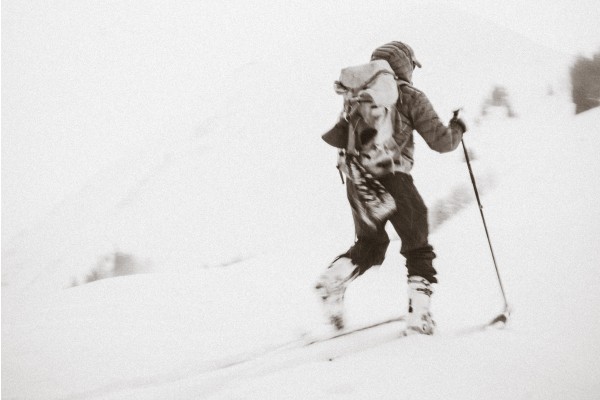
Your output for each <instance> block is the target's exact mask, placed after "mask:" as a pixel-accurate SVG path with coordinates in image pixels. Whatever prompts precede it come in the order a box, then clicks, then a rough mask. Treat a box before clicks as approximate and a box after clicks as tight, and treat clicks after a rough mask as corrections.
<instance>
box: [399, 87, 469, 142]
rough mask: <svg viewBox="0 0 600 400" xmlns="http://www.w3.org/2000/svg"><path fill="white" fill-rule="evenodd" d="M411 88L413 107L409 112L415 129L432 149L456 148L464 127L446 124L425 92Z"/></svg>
mask: <svg viewBox="0 0 600 400" xmlns="http://www.w3.org/2000/svg"><path fill="white" fill-rule="evenodd" d="M411 89H412V92H413V93H411V95H412V96H411V97H413V98H412V107H410V108H409V109H408V114H409V117H410V118H411V119H412V122H413V127H414V129H415V130H416V131H417V132H419V134H420V135H421V136H422V137H423V139H425V142H426V143H427V145H428V146H429V147H430V148H431V149H433V150H435V151H437V152H439V153H446V152H449V151H452V150H454V149H456V148H457V147H458V145H459V144H460V141H461V139H462V135H463V133H464V130H463V129H462V127H461V126H460V125H459V124H450V126H448V127H447V126H445V125H444V124H443V123H442V121H441V120H440V118H439V116H438V115H437V113H436V112H435V110H434V109H433V105H432V104H431V102H430V101H429V99H428V98H427V96H426V95H425V93H423V92H421V91H419V90H417V89H414V88H411Z"/></svg>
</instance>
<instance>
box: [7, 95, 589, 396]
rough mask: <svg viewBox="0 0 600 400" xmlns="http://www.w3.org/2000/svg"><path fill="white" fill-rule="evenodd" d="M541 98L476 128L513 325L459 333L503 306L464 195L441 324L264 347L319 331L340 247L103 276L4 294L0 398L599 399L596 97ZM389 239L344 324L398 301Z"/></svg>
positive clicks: (447, 261)
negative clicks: (489, 178)
mask: <svg viewBox="0 0 600 400" xmlns="http://www.w3.org/2000/svg"><path fill="white" fill-rule="evenodd" d="M539 104H540V105H541V106H543V108H544V109H545V110H548V111H552V112H550V113H548V114H544V115H543V116H541V115H539V114H537V115H531V116H530V117H523V118H520V119H519V120H517V121H512V122H511V123H510V124H506V123H504V122H503V121H496V122H490V123H489V124H486V125H485V126H483V127H482V128H481V130H480V132H481V134H480V135H481V136H478V137H475V135H472V136H471V137H468V138H469V139H470V143H471V145H470V146H471V147H472V148H473V149H476V150H477V152H478V154H480V155H481V156H480V159H479V160H477V161H475V162H474V163H473V164H474V165H473V167H474V169H475V170H476V172H477V171H478V170H481V169H482V168H483V167H484V166H487V167H489V168H492V167H493V168H494V169H500V168H503V170H502V171H503V172H502V179H501V180H499V182H498V185H497V187H496V189H495V190H494V191H493V192H492V193H490V194H489V195H487V196H484V204H485V212H486V217H487V219H488V224H489V226H490V229H491V233H492V240H493V243H494V246H495V250H496V255H497V257H498V260H499V266H500V270H501V273H502V275H503V279H504V283H505V286H506V288H507V295H508V298H509V301H510V303H511V304H512V306H513V307H514V313H513V315H512V317H511V319H510V324H509V325H508V327H507V328H506V329H504V330H494V329H492V330H488V331H486V332H479V333H471V334H461V333H460V332H462V331H463V330H465V329H467V330H468V328H469V327H472V326H474V325H476V324H478V323H481V322H484V321H486V320H487V319H489V318H491V317H493V316H494V315H495V314H496V313H497V312H499V311H500V310H501V295H500V292H499V289H498V284H497V281H496V278H495V275H494V274H495V273H494V270H493V265H492V263H491V259H490V255H489V251H488V249H487V243H486V242H485V238H484V234H483V228H482V226H481V221H480V220H479V213H478V211H477V208H476V207H475V206H473V205H472V206H470V207H468V208H467V209H465V210H463V211H462V212H461V213H460V214H459V215H458V216H456V217H455V218H454V219H452V220H451V221H449V222H448V223H447V224H446V225H445V226H444V228H443V229H441V230H439V231H438V232H437V233H436V234H435V235H434V236H433V238H432V239H433V240H434V242H435V244H436V249H437V252H438V254H439V258H438V260H437V265H438V268H439V270H440V281H441V282H442V284H440V285H438V287H437V291H436V295H435V303H434V313H435V316H436V319H437V321H438V324H439V327H440V333H439V335H438V336H434V337H408V338H404V339H397V340H390V338H391V337H392V336H393V335H394V334H395V333H394V331H393V329H400V328H401V326H399V325H397V326H392V327H391V328H390V329H387V330H384V331H375V332H371V331H369V332H367V334H365V335H362V336H359V337H355V338H352V339H346V340H341V341H340V342H337V343H333V344H327V345H323V346H320V347H313V348H310V349H300V350H297V349H296V350H294V349H293V348H292V349H287V350H286V349H279V350H277V351H274V352H271V353H267V355H265V352H266V351H267V350H269V349H273V348H277V347H278V346H280V345H286V344H287V343H289V342H290V341H293V340H295V339H298V338H300V337H301V336H302V335H303V334H306V333H307V332H309V333H314V332H323V331H324V330H325V326H324V325H323V323H322V319H321V318H320V310H319V308H318V303H317V299H316V298H315V297H314V294H313V293H312V290H311V286H312V283H313V281H314V277H315V276H316V274H317V273H318V272H319V270H320V268H321V266H322V264H323V262H324V261H325V260H326V259H327V257H329V256H330V255H331V252H327V251H324V249H323V248H321V249H319V250H318V251H315V252H311V253H305V254H304V255H303V256H302V257H301V256H300V254H299V253H291V254H283V253H281V252H278V251H273V252H272V253H271V254H269V255H263V256H258V257H255V258H253V259H252V260H248V261H245V262H241V263H239V264H236V265H231V266H229V267H223V268H216V269H203V270H196V271H193V272H187V273H155V274H146V275H136V276H130V277H121V278H114V279H107V280H102V281H98V282H95V283H92V284H89V285H85V286H81V287H77V288H72V289H68V290H65V291H61V292H58V293H55V294H53V295H51V296H49V297H46V298H45V299H44V301H43V302H39V301H33V300H29V301H27V300H25V299H22V300H21V302H20V303H18V304H12V307H10V308H5V309H4V310H3V372H2V375H3V376H2V383H3V397H4V398H7V399H9V398H27V399H53V398H57V399H58V398H78V399H79V398H81V399H84V398H85V399H87V398H90V399H91V398H102V399H134V398H144V399H161V398H177V399H197V398H211V399H232V398H253V399H258V398H261V399H263V398H269V399H282V398H307V399H325V398H331V397H338V398H344V399H363V398H382V399H387V398H398V397H400V398H411V397H426V398H432V399H447V398H457V399H458V398H460V399H479V398H482V397H485V398H490V399H505V398H514V399H547V398H577V399H594V398H596V397H597V396H598V393H600V386H598V383H597V374H596V373H595V368H594V366H595V364H596V360H597V359H598V357H599V356H600V346H599V345H598V342H597V336H598V333H599V329H600V325H599V322H600V321H599V317H598V316H599V315H600V296H599V295H598V294H597V291H595V290H594V289H593V288H594V287H596V285H598V284H599V283H600V282H599V281H598V278H597V274H596V273H595V271H596V268H597V265H598V264H599V263H600V257H599V256H598V253H597V252H596V251H595V243H594V238H596V237H598V234H599V233H600V232H599V231H600V228H599V224H598V221H599V220H598V217H599V215H598V210H597V205H596V202H595V199H596V198H597V196H598V194H599V193H598V188H597V186H596V185H589V184H587V185H586V184H585V183H586V182H593V179H594V176H593V175H594V174H595V170H596V169H597V168H598V163H599V162H598V161H597V157H596V154H597V152H598V151H599V150H600V140H599V139H598V137H597V136H594V135H592V134H590V131H591V130H592V129H593V127H594V126H597V124H598V123H600V112H598V111H597V110H594V111H590V112H587V113H584V114H582V115H580V116H578V117H573V116H570V115H568V114H567V113H565V112H564V103H562V101H558V99H553V98H540V103H539ZM544 121H545V122H544ZM543 123H546V124H547V125H548V126H553V127H556V129H557V133H556V134H552V135H549V134H548V133H547V131H546V130H545V129H540V128H539V127H538V126H540V127H542V128H543ZM540 124H542V125H540ZM500 131H502V132H503V134H498V132H500ZM523 132H526V133H523ZM558 132H559V133H558ZM465 140H466V139H465ZM515 143H517V144H518V145H516V146H515ZM539 151H544V152H545V153H546V154H547V156H548V157H547V159H546V158H539V157H536V156H535V154H536V152H539ZM508 153H510V154H511V157H503V156H501V155H502V154H508ZM494 154H495V155H494ZM488 155H489V156H488ZM567 158H568V159H570V160H572V161H571V162H563V163H556V162H555V160H560V159H563V160H564V159H567ZM557 164H560V165H557ZM465 179H468V178H467V176H466V171H465ZM397 250H398V243H397V242H396V243H395V244H392V246H390V250H389V252H388V258H387V259H386V262H385V263H384V264H383V265H382V266H381V267H380V268H378V269H375V270H373V271H370V272H368V273H367V274H365V275H364V276H363V277H362V278H361V279H359V280H357V281H356V282H355V283H354V284H353V286H351V288H350V289H349V292H348V294H347V304H348V317H349V323H350V324H351V325H352V326H360V325H362V324H366V323H369V322H374V321H378V320H382V319H385V318H388V317H390V316H393V315H397V314H398V313H400V310H402V309H403V307H404V306H403V304H405V301H406V299H405V296H404V292H405V290H406V287H405V283H404V282H403V279H402V275H403V272H402V268H400V267H399V266H400V265H401V259H400V256H399V255H398V254H397ZM17 306H18V307H17ZM386 338H387V339H386ZM378 344H379V345H378ZM332 356H336V357H337V356H340V357H338V358H335V359H334V360H333V361H328V360H329V359H330V358H331V357H332ZM57 366H58V367H57Z"/></svg>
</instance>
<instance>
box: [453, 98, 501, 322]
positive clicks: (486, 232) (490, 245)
mask: <svg viewBox="0 0 600 400" xmlns="http://www.w3.org/2000/svg"><path fill="white" fill-rule="evenodd" d="M459 111H460V109H458V110H455V111H454V118H458V113H459ZM460 142H461V144H462V148H463V151H464V153H465V160H466V161H467V167H468V168H469V175H470V176H471V183H472V184H473V190H474V192H475V198H476V199H477V205H478V206H479V213H480V214H481V221H482V222H483V228H484V229H485V235H486V237H487V241H488V245H489V247H490V253H491V254H492V261H493V262H494V268H495V269H496V276H497V277H498V283H499V284H500V291H501V292H502V299H503V300H504V312H503V313H502V314H500V315H498V316H497V317H496V318H494V319H493V320H492V321H491V322H490V325H493V324H495V323H497V322H503V323H506V321H507V320H508V316H509V314H510V309H509V306H508V301H507V300H506V292H505V291H504V285H503V284H502V279H501V278H500V270H499V269H498V263H497V262H496V256H495V255H494V249H493V247H492V241H491V239H490V233H489V230H488V227H487V224H486V222H485V216H484V214H483V205H482V204H481V198H480V197H479V191H478V190H477V183H476V182H475V175H474V174H473V169H472V168H471V160H470V159H469V153H468V152H467V147H466V146H465V141H464V140H463V139H461V140H460Z"/></svg>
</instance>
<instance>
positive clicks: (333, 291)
mask: <svg viewBox="0 0 600 400" xmlns="http://www.w3.org/2000/svg"><path fill="white" fill-rule="evenodd" d="M356 276H357V267H356V265H354V264H353V263H352V261H351V260H350V259H349V258H346V257H339V258H336V259H335V260H334V261H333V263H331V265H330V266H329V267H328V268H327V270H326V271H325V272H324V273H323V274H322V275H321V276H320V277H319V279H318V280H317V283H316V285H315V290H316V291H317V293H318V295H319V296H320V297H321V301H322V302H323V310H324V312H325V316H326V317H327V319H328V320H329V322H330V323H331V324H332V325H333V326H334V327H335V329H336V330H338V331H339V330H342V329H344V294H345V293H346V288H347V287H348V284H349V283H350V282H352V281H353V280H354V278H356Z"/></svg>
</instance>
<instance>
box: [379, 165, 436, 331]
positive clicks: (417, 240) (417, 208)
mask: <svg viewBox="0 0 600 400" xmlns="http://www.w3.org/2000/svg"><path fill="white" fill-rule="evenodd" d="M382 184H383V185H384V186H385V187H386V189H387V190H388V191H389V192H390V193H391V194H392V196H393V197H394V199H395V200H396V206H397V212H396V213H394V214H393V215H392V216H391V217H390V221H391V222H392V225H393V226H394V229H396V232H398V235H399V236H400V240H401V241H402V246H401V248H400V252H401V253H402V255H403V256H404V257H405V258H406V268H407V273H408V318H407V331H408V332H416V333H422V334H429V335H430V334H432V333H433V332H434V330H435V322H434V321H433V318H432V317H431V313H430V311H429V306H430V300H431V295H432V294H433V289H432V287H431V284H432V283H437V279H436V270H435V269H434V267H433V259H434V258H435V253H434V252H433V247H432V246H431V245H430V244H429V240H428V236H429V226H428V221H427V207H426V206H425V203H424V202H423V199H422V198H421V195H420V194H419V192H418V191H417V188H416V187H415V185H414V183H413V179H412V176H410V175H407V174H401V173H400V174H395V175H393V176H388V177H386V178H385V179H382Z"/></svg>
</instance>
